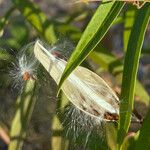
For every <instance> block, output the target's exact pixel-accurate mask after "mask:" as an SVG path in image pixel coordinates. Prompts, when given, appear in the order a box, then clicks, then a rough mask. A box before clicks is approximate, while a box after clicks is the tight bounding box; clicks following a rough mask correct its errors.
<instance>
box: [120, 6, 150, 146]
mask: <svg viewBox="0 0 150 150" xmlns="http://www.w3.org/2000/svg"><path fill="white" fill-rule="evenodd" d="M149 14H150V4H147V5H145V6H144V7H143V8H142V9H140V10H139V11H138V13H137V16H136V18H135V22H134V25H133V29H132V31H131V35H130V39H129V43H128V48H127V53H126V57H125V62H124V71H123V81H122V92H121V103H120V120H119V129H118V147H120V146H121V144H122V142H123V138H124V136H125V135H126V133H127V132H128V128H129V125H130V120H131V113H132V109H133V103H134V92H135V84H136V76H137V70H138V63H139V58H140V54H141V48H142V44H143V40H144V36H145V32H146V28H147V25H148V22H149V16H150V15H149Z"/></svg>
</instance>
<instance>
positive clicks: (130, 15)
mask: <svg viewBox="0 0 150 150" xmlns="http://www.w3.org/2000/svg"><path fill="white" fill-rule="evenodd" d="M135 14H136V9H133V8H131V9H129V10H128V11H126V12H125V15H124V33H123V43H124V51H126V50H127V46H128V41H129V37H130V34H131V30H132V27H133V23H134V19H135Z"/></svg>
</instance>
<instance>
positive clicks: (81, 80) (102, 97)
mask: <svg viewBox="0 0 150 150" xmlns="http://www.w3.org/2000/svg"><path fill="white" fill-rule="evenodd" d="M34 54H35V57H36V58H37V59H38V60H39V62H40V63H41V64H42V65H43V67H44V68H45V69H46V70H47V71H48V72H49V74H50V75H51V77H52V78H53V79H54V80H55V82H56V83H57V84H58V83H59V80H60V78H61V75H62V73H63V71H64V69H65V66H66V64H67V62H66V61H65V60H63V59H61V58H59V57H57V56H55V55H54V54H52V53H51V52H50V51H49V50H47V49H46V48H44V47H43V46H42V44H41V43H40V41H37V42H36V43H35V46H34ZM61 89H62V91H63V92H64V94H65V95H66V96H67V98H68V99H69V100H70V101H71V102H72V103H73V104H74V105H75V107H76V108H78V109H80V110H81V111H83V112H84V113H86V114H88V115H90V116H91V117H96V118H97V119H101V120H104V121H117V120H118V116H119V99H118V97H117V96H116V94H115V93H114V92H113V90H112V89H111V88H110V87H109V86H108V85H107V83H106V82H105V81H104V80H103V79H102V78H101V77H99V76H98V75H97V74H95V73H94V72H92V71H90V70H89V69H87V68H84V67H81V66H78V67H77V68H76V69H75V70H74V71H73V72H72V73H71V74H70V76H69V77H68V78H67V79H66V81H65V82H64V84H63V85H62V88H61Z"/></svg>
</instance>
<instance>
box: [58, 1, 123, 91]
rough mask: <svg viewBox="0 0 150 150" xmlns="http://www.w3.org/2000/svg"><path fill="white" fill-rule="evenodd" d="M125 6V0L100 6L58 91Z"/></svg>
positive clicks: (67, 68) (69, 64)
mask: <svg viewBox="0 0 150 150" xmlns="http://www.w3.org/2000/svg"><path fill="white" fill-rule="evenodd" d="M123 6H124V3H123V2H114V1H113V2H107V3H103V4H101V5H100V6H99V7H98V9H97V10H96V12H95V14H94V16H93V17H92V19H91V21H90V23H89V24H88V26H87V28H86V29H85V31H84V33H83V35H82V37H81V39H80V41H79V43H78V45H77V47H76V49H75V51H74V52H73V54H72V56H71V58H70V59H69V61H68V64H67V66H66V68H65V70H64V73H63V75H62V78H61V80H60V83H59V86H58V91H59V90H60V88H61V85H62V84H63V82H64V80H65V79H66V78H67V77H68V76H69V75H70V73H71V72H72V71H73V70H74V69H75V68H76V67H77V66H78V65H80V64H81V63H82V62H83V60H84V59H85V58H86V57H87V56H88V54H89V53H90V52H91V51H92V50H93V49H94V48H95V47H96V45H97V44H98V43H99V42H100V41H101V40H102V38H103V37H104V35H105V34H106V32H107V31H108V29H109V28H110V26H111V24H112V23H113V21H114V20H115V19H116V17H117V16H118V14H119V12H120V11H121V9H122V8H123Z"/></svg>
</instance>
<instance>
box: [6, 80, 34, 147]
mask: <svg viewBox="0 0 150 150" xmlns="http://www.w3.org/2000/svg"><path fill="white" fill-rule="evenodd" d="M35 85H36V84H35V81H34V80H29V81H28V82H27V83H26V85H25V87H24V89H23V92H22V93H21V95H20V96H19V97H18V98H17V101H16V113H15V116H14V119H13V121H12V126H11V130H10V140H11V141H10V144H9V148H8V149H9V150H15V149H16V150H21V149H22V145H23V141H24V139H25V137H26V130H27V127H28V124H29V121H30V119H31V115H32V113H33V109H34V105H35V102H36V98H35V95H34V92H35Z"/></svg>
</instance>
